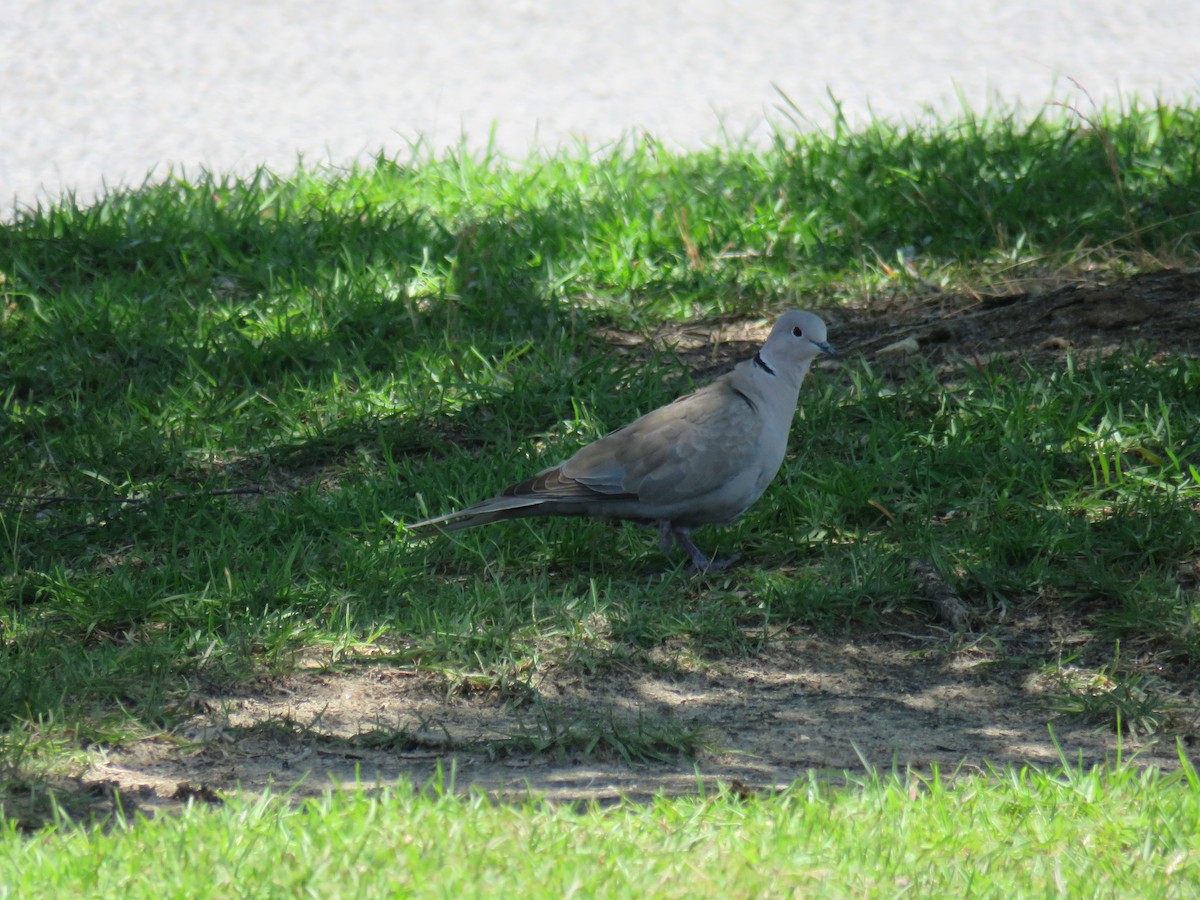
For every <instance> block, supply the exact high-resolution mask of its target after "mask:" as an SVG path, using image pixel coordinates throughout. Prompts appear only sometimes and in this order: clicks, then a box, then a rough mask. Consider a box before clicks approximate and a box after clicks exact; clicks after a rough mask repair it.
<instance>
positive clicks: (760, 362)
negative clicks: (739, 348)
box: [754, 353, 775, 375]
mask: <svg viewBox="0 0 1200 900" xmlns="http://www.w3.org/2000/svg"><path fill="white" fill-rule="evenodd" d="M754 364H755V365H756V366H758V367H759V368H760V369H762V370H763V371H764V372H766V373H767V374H768V375H774V374H775V370H774V369H772V368H771V367H770V366H768V365H767V361H766V360H765V359H763V358H762V354H761V353H755V354H754Z"/></svg>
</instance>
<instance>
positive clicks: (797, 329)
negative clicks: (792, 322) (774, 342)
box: [792, 325, 804, 337]
mask: <svg viewBox="0 0 1200 900" xmlns="http://www.w3.org/2000/svg"><path fill="white" fill-rule="evenodd" d="M792 334H794V335H795V336H796V337H804V332H803V331H801V330H800V326H799V325H797V326H796V327H795V328H793V329H792Z"/></svg>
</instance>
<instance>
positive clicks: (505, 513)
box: [404, 497, 546, 532]
mask: <svg viewBox="0 0 1200 900" xmlns="http://www.w3.org/2000/svg"><path fill="white" fill-rule="evenodd" d="M545 502H546V501H545V500H543V499H541V498H539V497H494V498H493V499H491V500H484V501H483V502H482V503H476V504H475V505H474V506H468V507H467V508H466V509H459V510H455V511H454V512H449V513H446V514H445V515H444V516H435V517H434V518H432V519H425V520H423V521H421V522H413V523H412V524H410V525H405V526H404V527H405V530H407V531H421V530H423V529H426V528H430V529H434V530H436V531H443V532H445V531H460V530H462V529H463V528H475V527H476V526H479V525H488V524H491V523H492V522H502V521H504V520H505V519H521V518H524V517H526V516H536V515H538V514H539V513H540V512H541V507H542V505H543V504H544V503H545Z"/></svg>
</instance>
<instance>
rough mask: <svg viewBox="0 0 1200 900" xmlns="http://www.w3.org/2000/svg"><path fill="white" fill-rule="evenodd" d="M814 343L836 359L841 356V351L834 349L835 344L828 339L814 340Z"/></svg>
mask: <svg viewBox="0 0 1200 900" xmlns="http://www.w3.org/2000/svg"><path fill="white" fill-rule="evenodd" d="M813 343H814V344H816V345H817V349H818V350H820V351H821V352H822V353H824V354H825V355H826V356H831V357H833V358H834V359H837V358H838V357H839V356H841V354H840V353H838V352H837V351H836V350H834V349H833V344H831V343H829V342H828V341H813Z"/></svg>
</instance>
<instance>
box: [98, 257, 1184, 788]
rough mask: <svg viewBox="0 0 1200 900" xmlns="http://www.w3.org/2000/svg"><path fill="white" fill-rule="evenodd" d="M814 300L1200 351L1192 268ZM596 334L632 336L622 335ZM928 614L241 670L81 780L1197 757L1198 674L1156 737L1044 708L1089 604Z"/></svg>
mask: <svg viewBox="0 0 1200 900" xmlns="http://www.w3.org/2000/svg"><path fill="white" fill-rule="evenodd" d="M826 315H827V318H828V319H829V321H830V334H831V336H832V340H834V342H835V343H836V345H837V346H838V347H839V348H840V349H841V350H842V351H843V353H845V354H847V355H850V354H857V353H862V354H865V355H867V356H868V357H870V358H872V359H876V360H880V361H882V360H884V359H886V358H887V357H889V356H892V357H895V356H897V355H903V354H906V353H919V354H921V357H922V358H923V359H927V360H932V361H933V362H934V363H935V364H938V363H941V362H944V361H948V360H951V359H954V358H957V359H959V360H961V359H964V358H966V359H968V360H969V359H971V358H973V357H978V358H980V359H983V358H985V357H989V358H990V357H992V356H995V355H996V354H1004V355H1012V356H1016V357H1020V358H1022V359H1031V360H1033V361H1034V362H1035V363H1037V364H1042V363H1044V364H1046V365H1053V364H1057V363H1058V362H1060V360H1061V357H1062V356H1063V354H1064V353H1066V352H1067V350H1068V349H1070V348H1074V349H1075V350H1076V351H1077V352H1078V351H1083V352H1092V351H1095V352H1105V351H1107V350H1109V349H1111V348H1113V347H1116V346H1121V345H1129V344H1130V343H1133V342H1141V343H1143V344H1147V345H1149V346H1150V347H1151V348H1153V349H1155V350H1156V351H1161V352H1170V353H1184V354H1195V353H1196V352H1197V350H1198V349H1200V273H1196V272H1182V271H1162V272H1155V273H1150V274H1145V275H1140V276H1137V277H1134V278H1132V279H1129V280H1127V281H1123V282H1120V283H1118V284H1110V285H1087V284H1080V285H1068V286H1059V287H1057V288H1055V289H1053V290H1047V291H1044V292H1040V293H1038V292H1030V293H1018V294H1012V295H1007V296H979V297H964V296H961V295H959V296H950V295H946V294H939V293H930V294H926V295H924V296H923V297H920V298H917V299H914V300H911V301H909V302H907V303H901V304H896V303H890V304H888V305H887V306H886V308H880V309H873V308H861V309H836V310H829V311H827V313H826ZM714 332H719V335H717V334H714ZM761 336H762V335H761V331H760V330H759V328H758V327H757V325H751V324H744V323H743V324H736V323H735V324H732V325H731V324H728V323H726V324H722V325H720V326H713V327H708V328H688V329H684V330H676V331H674V332H672V333H670V334H666V333H664V334H663V335H659V336H657V338H658V339H661V340H664V341H667V342H670V343H672V344H675V345H677V346H678V347H679V348H680V352H683V353H685V354H688V355H689V357H690V358H691V360H692V362H693V363H694V364H695V367H696V368H697V369H706V368H710V367H714V368H715V367H717V366H720V365H723V364H725V363H726V362H727V361H728V359H729V358H730V357H734V356H742V355H745V350H746V346H743V342H745V344H746V345H750V344H752V343H754V342H756V341H758V340H759V339H761ZM610 339H611V340H612V341H613V343H614V344H616V345H622V344H624V345H625V346H627V347H632V346H633V343H634V342H633V341H632V339H631V336H628V335H619V334H612V335H610ZM888 348H892V349H888ZM633 352H636V350H634V351H633ZM1197 580H1200V573H1198V574H1197ZM1190 587H1191V589H1195V587H1196V584H1195V583H1192V584H1191V585H1190ZM948 600H949V601H952V600H953V598H948ZM942 613H943V619H944V620H945V621H944V624H939V623H932V622H927V623H916V624H910V625H909V626H908V630H907V633H905V634H899V633H896V632H892V633H877V634H873V635H867V636H851V637H839V638H827V637H820V636H815V635H811V634H804V633H798V634H794V635H792V636H790V637H788V638H786V639H778V640H775V641H772V642H770V643H768V644H766V645H765V646H763V647H762V649H761V650H759V651H758V652H755V653H753V654H750V655H744V656H738V657H730V658H722V659H715V660H714V659H706V660H705V661H704V662H703V665H699V666H696V665H689V664H687V663H686V661H685V657H684V655H683V654H681V653H678V652H676V651H675V650H673V649H672V648H671V647H663V648H659V649H658V650H656V651H655V653H654V654H652V659H651V665H647V666H645V667H640V668H636V669H635V668H630V667H628V666H627V665H626V664H624V663H621V662H619V661H615V660H614V661H613V662H612V663H611V665H609V666H608V667H607V668H606V669H605V670H603V671H599V672H592V673H585V672H582V671H573V670H567V671H564V670H561V669H554V668H551V669H549V670H547V671H544V672H540V673H538V675H537V677H536V678H535V679H534V680H533V685H532V687H533V691H534V693H535V694H536V699H531V698H530V697H528V696H521V695H519V694H513V693H512V692H509V693H507V694H505V693H501V692H487V691H481V692H473V693H472V692H466V693H464V692H461V691H459V690H452V689H451V686H450V685H448V684H447V683H446V682H445V681H444V680H443V679H442V678H441V677H440V676H438V675H435V674H432V673H426V672H414V671H413V670H411V669H404V668H400V667H396V666H393V665H389V664H378V665H365V666H362V667H359V668H356V669H353V670H350V671H335V670H332V669H326V668H311V669H302V670H301V671H299V672H297V673H295V674H292V675H289V676H286V677H281V678H277V679H264V680H263V681H262V682H260V683H259V684H257V685H255V686H252V688H250V689H245V688H243V689H241V690H239V691H236V692H223V691H220V690H214V691H211V692H209V693H208V694H207V695H205V696H202V697H200V698H198V706H197V709H198V712H197V713H196V715H194V716H193V717H192V719H191V720H190V721H189V722H187V723H186V724H185V725H184V726H183V727H181V728H180V729H179V730H178V732H177V733H175V734H173V735H170V736H164V737H160V738H157V739H151V740H145V741H141V742H138V743H135V744H133V745H130V746H124V747H121V748H119V749H114V750H109V751H107V752H104V753H101V752H97V753H96V754H95V756H94V762H93V763H92V765H91V767H90V770H89V771H88V772H87V774H86V775H85V777H84V779H83V781H84V783H85V784H91V785H93V786H95V785H101V786H104V787H105V788H106V789H107V790H110V791H111V789H113V788H117V789H119V790H120V791H121V793H122V795H123V798H124V802H125V804H126V809H128V806H129V804H130V802H131V801H132V802H133V803H135V804H137V805H139V806H141V807H142V808H144V809H153V808H157V807H163V806H171V805H174V804H178V803H179V802H181V801H185V800H189V799H193V800H195V799H199V800H212V801H214V802H215V801H217V800H218V798H219V797H220V795H222V794H229V793H238V792H250V793H256V792H260V791H263V790H264V789H266V788H268V787H270V788H272V789H273V790H274V791H276V792H282V791H294V794H293V796H296V797H304V796H308V795H312V794H315V793H318V792H321V791H324V790H327V789H328V788H329V786H330V785H331V784H334V785H338V784H341V785H350V784H354V783H355V782H361V783H364V784H367V785H384V784H390V783H394V782H395V781H396V780H397V779H399V778H406V779H411V781H412V782H413V784H415V785H418V786H420V785H422V784H425V783H427V782H428V781H429V780H430V779H431V778H434V777H435V776H436V775H437V772H438V770H439V768H440V769H441V771H442V772H443V775H444V777H445V778H446V779H449V778H450V777H451V774H450V773H451V772H452V773H453V779H454V785H455V787H456V788H457V789H466V788H468V787H471V788H479V789H483V790H486V791H489V792H493V793H495V794H497V795H499V796H507V795H514V794H521V795H524V794H525V793H526V792H527V791H530V790H532V791H534V792H536V793H538V794H542V795H546V796H548V797H550V798H554V799H559V800H598V801H604V800H610V799H613V798H616V797H618V796H626V797H644V796H648V795H650V794H653V793H655V792H659V791H663V792H667V793H683V792H689V791H694V790H696V788H697V785H698V783H700V782H707V783H711V782H713V781H715V780H721V781H725V782H727V783H730V782H737V783H740V784H741V785H743V786H744V787H745V788H747V789H751V790H753V789H765V790H773V789H774V788H775V787H776V786H778V785H782V784H786V783H788V782H790V781H792V780H793V779H796V778H802V777H805V776H806V775H807V774H808V773H810V772H813V771H816V772H818V773H823V774H829V775H831V776H836V775H837V774H838V773H840V772H842V771H844V770H850V771H852V772H854V771H859V772H861V771H863V767H864V765H870V766H875V767H880V768H883V769H888V768H890V767H891V766H892V765H893V764H898V765H899V766H901V767H905V766H912V767H915V768H917V769H921V770H928V769H929V768H930V767H932V766H934V765H937V766H938V767H940V768H941V769H942V770H943V771H952V770H955V769H956V768H958V767H966V768H967V769H968V770H970V769H975V768H980V767H986V766H989V765H990V766H1005V765H1010V764H1011V765H1016V766H1020V765H1023V764H1026V763H1033V764H1038V765H1047V766H1052V765H1054V764H1056V763H1057V762H1058V761H1059V760H1060V755H1059V750H1058V749H1057V748H1056V747H1055V745H1054V742H1053V740H1052V739H1051V735H1050V733H1049V731H1048V729H1047V725H1048V723H1049V724H1052V725H1053V728H1054V734H1055V735H1056V736H1057V739H1058V741H1059V743H1060V745H1061V748H1062V751H1063V752H1064V753H1065V754H1066V756H1067V758H1068V759H1069V760H1071V761H1082V762H1083V763H1084V764H1085V765H1090V764H1092V763H1097V762H1103V761H1111V760H1114V759H1115V758H1116V757H1117V754H1118V746H1119V744H1120V752H1121V754H1122V755H1123V756H1124V758H1126V759H1129V758H1134V760H1135V763H1136V764H1139V765H1154V766H1159V767H1162V768H1166V769H1170V768H1173V767H1176V766H1178V764H1179V762H1178V757H1177V754H1176V749H1175V739H1176V737H1180V738H1181V739H1182V740H1183V742H1184V748H1185V751H1186V752H1187V753H1189V754H1190V755H1191V756H1192V758H1193V759H1194V760H1195V759H1196V758H1197V756H1198V755H1200V721H1198V716H1200V712H1198V710H1200V702H1198V697H1197V694H1196V691H1195V688H1194V687H1188V686H1184V687H1181V686H1180V685H1179V684H1176V685H1175V686H1174V688H1173V689H1172V690H1173V691H1174V693H1173V694H1172V698H1171V702H1170V703H1169V704H1167V706H1168V707H1169V710H1170V715H1169V717H1168V720H1167V721H1166V722H1165V723H1160V724H1164V725H1165V727H1163V728H1161V729H1160V731H1159V732H1158V735H1159V736H1158V737H1157V738H1147V737H1145V736H1144V734H1143V735H1141V736H1130V735H1128V734H1126V735H1125V736H1123V737H1122V738H1118V735H1117V733H1116V731H1115V729H1114V727H1113V726H1112V724H1111V723H1107V724H1105V723H1100V724H1088V723H1086V722H1080V721H1077V720H1072V719H1070V718H1063V717H1058V716H1056V713H1055V711H1054V709H1053V706H1054V702H1053V700H1054V697H1055V696H1056V693H1055V692H1056V691H1058V692H1061V689H1062V685H1061V684H1057V685H1056V684H1055V682H1054V680H1053V679H1052V678H1050V677H1048V676H1046V675H1045V674H1043V670H1042V669H1041V668H1040V665H1039V664H1051V663H1053V661H1054V660H1055V659H1057V658H1060V657H1067V656H1069V655H1070V652H1071V651H1078V650H1080V649H1081V648H1085V647H1086V646H1087V643H1088V634H1087V629H1086V623H1085V622H1082V621H1074V622H1069V621H1051V620H1043V619H1039V618H1030V619H1027V620H1025V621H1020V622H1016V623H1008V624H1006V625H1003V626H995V627H989V628H988V629H987V630H986V631H985V632H983V633H979V634H971V633H970V632H967V631H962V630H961V628H962V626H963V623H962V622H957V623H956V622H955V613H954V609H953V605H952V602H951V605H950V606H949V607H947V608H946V609H944V610H942ZM947 624H948V625H949V626H950V627H949V628H947V627H946V625H947ZM956 631H957V632H958V633H955V632H956ZM547 710H549V711H551V712H552V713H553V717H554V718H555V719H556V720H557V721H561V722H563V723H568V724H569V723H577V722H585V723H586V722H592V723H598V724H596V729H597V732H596V733H597V734H601V733H604V732H605V729H608V730H609V731H612V728H613V726H614V723H615V724H617V725H619V726H620V728H624V729H626V730H627V731H628V730H629V729H635V730H636V728H637V727H639V725H638V723H639V722H640V723H641V725H644V726H646V727H647V728H648V729H649V730H652V731H653V730H655V729H657V730H658V731H659V732H664V733H668V732H669V733H689V732H693V731H696V730H699V731H700V732H701V734H702V738H701V741H700V749H699V750H698V751H697V752H696V753H695V754H694V756H691V757H688V756H684V755H682V754H677V753H674V752H672V751H671V750H670V742H669V741H668V742H666V744H665V745H664V749H663V752H662V753H661V754H660V755H661V756H662V757H664V758H662V759H658V760H652V761H645V760H638V759H627V758H625V757H624V756H622V754H621V752H620V751H619V749H614V748H613V746H611V745H609V746H608V747H607V752H590V753H589V752H587V751H588V749H589V748H588V747H587V740H586V738H585V739H583V740H576V741H558V742H555V741H553V740H545V739H546V737H547V734H550V735H553V733H554V727H553V726H552V725H551V726H550V727H549V730H548V728H547V719H546V711H547ZM539 717H540V718H539ZM606 723H607V724H606ZM619 730H620V729H618V731H619ZM539 740H541V741H542V744H541V745H540V744H539V743H538V741H539ZM544 744H549V745H550V746H549V747H545V748H544V749H540V750H539V749H538V748H539V746H542V745H544ZM596 749H598V750H600V751H604V750H605V747H604V745H603V744H602V745H600V746H599V747H598V748H593V750H596Z"/></svg>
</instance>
